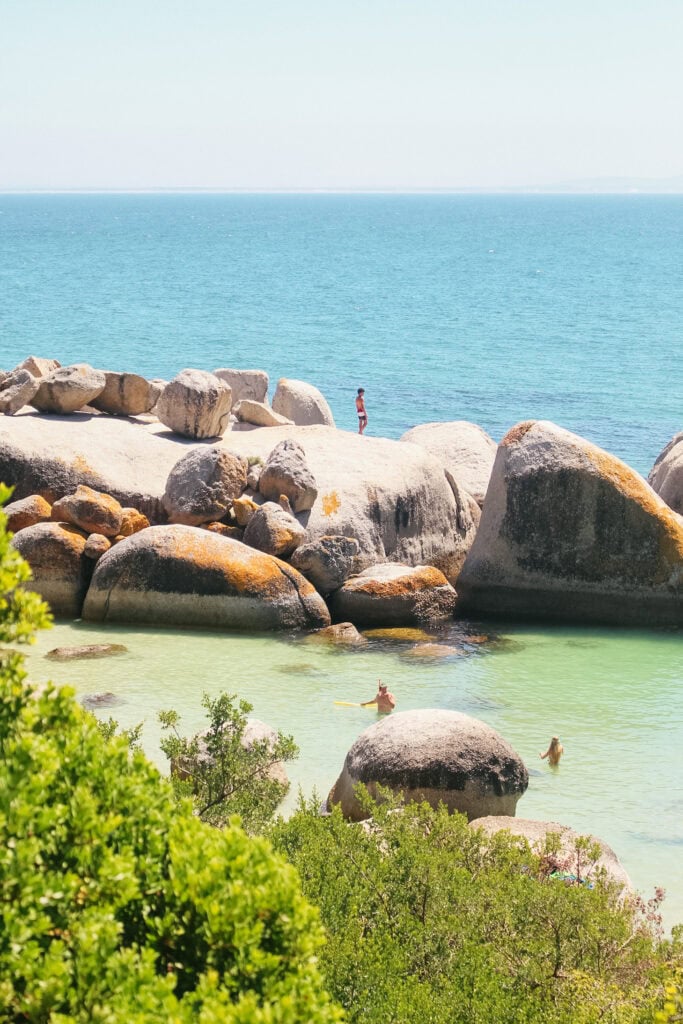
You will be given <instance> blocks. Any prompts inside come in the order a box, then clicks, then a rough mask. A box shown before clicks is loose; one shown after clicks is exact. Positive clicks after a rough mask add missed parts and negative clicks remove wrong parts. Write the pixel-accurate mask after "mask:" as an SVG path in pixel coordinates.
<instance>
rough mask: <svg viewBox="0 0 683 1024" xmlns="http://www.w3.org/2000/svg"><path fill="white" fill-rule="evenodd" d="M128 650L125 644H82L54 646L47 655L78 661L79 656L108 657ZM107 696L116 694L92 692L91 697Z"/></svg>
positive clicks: (48, 656) (56, 658)
mask: <svg viewBox="0 0 683 1024" xmlns="http://www.w3.org/2000/svg"><path fill="white" fill-rule="evenodd" d="M127 650H128V648H127V647H126V645H125V644H80V645H78V646H76V647H53V648H52V650H51V651H48V652H47V654H46V655H45V657H46V658H49V659H50V661H77V660H78V659H79V658H108V657H110V656H111V655H113V654H125V653H126V651H127ZM106 696H112V697H113V696H114V695H113V694H110V695H108V694H92V695H91V696H90V698H89V699H91V700H94V699H95V698H97V697H100V698H101V697H106ZM84 699H85V698H84Z"/></svg>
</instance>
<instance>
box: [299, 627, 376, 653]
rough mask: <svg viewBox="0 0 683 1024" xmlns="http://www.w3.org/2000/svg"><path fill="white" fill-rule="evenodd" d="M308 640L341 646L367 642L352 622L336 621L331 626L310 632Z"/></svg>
mask: <svg viewBox="0 0 683 1024" xmlns="http://www.w3.org/2000/svg"><path fill="white" fill-rule="evenodd" d="M308 640H310V641H322V642H324V643H327V644H337V645H339V646H341V647H360V646H362V645H363V644H366V643H367V640H366V639H365V637H364V636H363V634H362V633H359V632H358V630H357V629H356V627H355V626H354V624H353V623H352V622H336V623H335V624H334V625H333V626H325V628H324V629H319V630H317V631H316V632H315V633H311V634H310V636H309V637H308Z"/></svg>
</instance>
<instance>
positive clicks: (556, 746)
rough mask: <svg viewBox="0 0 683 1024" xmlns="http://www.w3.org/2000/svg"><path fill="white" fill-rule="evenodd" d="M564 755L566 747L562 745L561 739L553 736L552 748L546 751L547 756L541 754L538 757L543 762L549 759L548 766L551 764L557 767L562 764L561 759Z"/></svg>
mask: <svg viewBox="0 0 683 1024" xmlns="http://www.w3.org/2000/svg"><path fill="white" fill-rule="evenodd" d="M563 754H564V747H563V746H562V744H561V743H560V737H559V736H553V738H552V739H551V741H550V746H549V747H548V749H547V750H546V752H545V754H539V755H538V756H539V757H540V758H541V760H542V761H544V760H545V759H546V757H547V758H548V764H551V765H553V767H556V766H557V765H558V764H559V763H560V758H561V757H562V755H563Z"/></svg>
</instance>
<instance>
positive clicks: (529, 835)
mask: <svg viewBox="0 0 683 1024" xmlns="http://www.w3.org/2000/svg"><path fill="white" fill-rule="evenodd" d="M470 828H473V829H481V831H482V832H485V833H486V835H489V836H491V835H495V834H496V832H509V833H510V835H512V836H515V837H519V838H520V839H524V840H525V841H526V842H527V843H528V844H529V846H530V847H531V848H532V850H534V852H536V853H543V852H544V850H545V845H546V840H547V838H548V836H552V835H556V836H558V837H559V849H558V850H557V852H556V853H554V854H553V860H554V861H555V863H556V865H557V869H558V871H559V872H560V876H562V875H563V874H564V873H566V874H570V875H575V876H576V877H577V879H578V878H580V879H581V881H590V880H591V879H592V878H595V876H596V875H597V874H599V873H600V872H602V871H604V872H605V873H606V875H607V877H608V878H610V879H612V881H614V882H617V884H618V885H620V886H621V887H622V888H624V889H630V888H631V879H630V878H629V876H628V875H627V873H626V871H625V870H624V868H623V867H622V865H621V863H620V861H619V858H618V857H617V855H616V853H615V852H614V850H613V849H612V847H611V846H608V845H607V843H605V842H603V840H602V839H598V838H597V837H596V836H592V835H588V836H585V838H587V839H588V840H589V841H590V843H591V845H594V846H597V847H598V850H599V854H598V858H597V860H595V861H594V862H590V863H589V862H587V858H586V854H585V853H583V852H580V853H579V854H578V855H577V850H576V842H577V840H578V839H579V838H581V836H582V833H580V832H575V831H574V830H573V829H571V828H569V826H568V825H559V824H558V823H557V822H556V821H533V820H532V819H531V818H508V817H504V816H502V815H500V816H498V815H491V816H489V817H486V818H477V820H476V821H473V822H472V823H471V825H470ZM577 868H578V870H577Z"/></svg>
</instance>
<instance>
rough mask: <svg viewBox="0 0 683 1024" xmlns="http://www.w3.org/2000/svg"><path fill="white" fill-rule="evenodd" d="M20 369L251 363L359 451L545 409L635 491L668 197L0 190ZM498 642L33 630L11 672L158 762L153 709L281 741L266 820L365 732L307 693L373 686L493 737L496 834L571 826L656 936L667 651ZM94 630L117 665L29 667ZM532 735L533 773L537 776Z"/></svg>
mask: <svg viewBox="0 0 683 1024" xmlns="http://www.w3.org/2000/svg"><path fill="white" fill-rule="evenodd" d="M31 352H32V353H35V354H37V355H42V356H52V357H55V358H58V359H59V360H60V361H61V362H62V363H69V362H77V361H87V362H90V363H91V364H93V365H95V366H98V367H101V368H105V369H118V370H124V369H125V370H134V371H137V372H140V373H143V374H145V375H147V376H150V377H156V376H159V377H164V378H169V377H171V376H172V375H174V374H175V373H176V372H177V371H178V370H180V369H182V368H183V367H186V366H192V367H199V368H203V369H208V370H212V369H215V368H216V367H219V366H234V367H245V368H246V367H256V368H262V369H265V370H267V371H268V372H269V374H270V376H271V381H272V382H273V383H274V382H275V381H276V380H277V378H278V377H280V376H289V377H296V378H303V379H305V380H310V381H312V382H313V383H315V384H316V385H317V386H318V387H320V388H321V389H322V391H323V392H324V393H325V394H326V395H327V397H328V398H329V400H330V404H331V405H332V409H333V411H334V414H335V417H336V420H337V424H338V426H340V427H345V428H349V429H355V427H356V416H355V408H354V402H353V399H354V396H355V392H356V389H357V388H358V387H359V386H363V387H365V389H366V402H367V407H368V411H369V418H370V423H369V427H368V433H369V434H375V435H384V436H389V437H400V435H401V434H402V433H403V432H404V431H405V430H407V429H408V428H409V427H411V426H414V425H415V424H417V423H421V422H428V421H432V420H450V419H468V420H473V421H475V422H477V423H479V424H481V425H482V426H483V427H485V428H486V429H487V430H488V431H489V432H490V433H491V434H492V435H493V437H495V438H496V439H497V440H498V439H500V437H501V436H502V435H503V434H504V433H505V432H506V430H508V429H509V427H511V426H512V425H513V424H515V423H516V422H519V421H520V420H523V419H528V418H546V419H552V420H554V421H555V422H557V423H559V424H561V425H562V426H565V427H567V428H569V429H571V430H574V431H576V432H578V433H580V434H582V435H584V436H585V437H588V438H590V439H591V440H593V441H595V442H596V443H598V444H600V445H602V446H603V447H605V448H607V449H608V450H610V451H612V452H614V453H615V454H617V455H619V456H620V457H622V458H623V459H625V460H626V461H627V462H629V463H630V464H631V465H632V466H634V468H636V469H637V470H638V471H639V472H641V473H643V474H647V472H648V471H649V469H650V467H651V465H652V462H653V461H654V459H655V457H656V455H657V453H658V452H659V451H660V450H661V448H662V447H663V446H664V445H665V444H666V442H667V441H668V440H669V439H670V438H671V436H672V435H673V434H674V433H676V432H678V431H679V430H681V429H683V410H682V409H681V401H682V396H683V197H675V196H656V197H655V196H638V195H634V196H604V197H601V196H590V197H585V196H582V197H572V196H443V195H439V196H377V195H368V196H360V195H356V196H346V195H310V196H309V195H292V196H282V195H260V196H245V195H239V196H238V195H34V196H21V195H0V366H2V367H11V366H13V365H15V364H16V363H17V362H18V361H19V360H20V359H22V358H24V356H26V355H27V354H29V353H31ZM271 393H272V391H271ZM0 426H1V424H0ZM459 628H460V627H458V626H451V627H449V628H448V629H447V630H446V633H445V635H444V636H440V637H439V639H441V640H443V641H445V642H449V641H452V640H453V639H454V638H455V639H456V640H457V635H456V634H458V630H459ZM477 628H479V629H487V628H488V627H487V626H486V624H484V625H483V626H482V625H481V624H479V625H478V626H477ZM500 629H501V637H502V639H501V642H499V643H497V644H494V645H493V646H490V647H483V648H482V649H481V650H474V651H469V653H467V654H465V655H459V656H454V657H453V658H452V659H449V660H447V661H444V662H438V663H434V664H425V663H421V662H416V661H415V660H411V659H410V658H409V657H406V651H407V648H406V647H405V646H404V647H401V646H400V645H399V646H398V647H396V646H394V647H392V646H391V645H390V644H387V643H379V642H373V643H372V644H371V645H370V646H369V647H368V648H366V649H363V650H361V651H354V652H348V651H347V652H343V653H340V652H338V651H334V650H328V649H326V648H322V647H320V646H319V645H317V644H315V643H314V642H311V641H310V640H306V639H303V638H295V637H280V638H278V637H275V636H261V635H259V636H244V635H234V634H216V633H207V632H178V631H176V632H167V631H163V630H152V629H124V628H107V629H106V630H103V629H101V628H99V627H97V628H96V627H92V626H86V625H84V624H82V623H60V624H59V625H57V626H56V627H55V629H54V630H52V631H51V632H49V633H44V634H41V636H40V637H39V640H38V645H37V647H36V648H34V649H33V651H32V653H31V655H30V661H29V667H30V672H31V676H32V677H33V678H35V679H40V680H44V679H47V678H49V677H52V678H54V679H55V680H56V681H58V682H67V681H71V682H72V683H73V684H74V685H75V687H76V689H77V692H78V693H79V695H80V696H83V695H86V694H92V693H94V692H102V691H111V692H112V693H114V694H115V696H116V698H117V705H116V706H115V707H114V708H112V709H111V710H105V711H103V712H102V714H103V715H104V716H105V717H107V716H108V715H109V714H112V715H114V716H115V717H116V718H117V719H118V720H119V721H120V722H121V724H123V725H130V724H133V723H136V722H139V721H144V723H145V725H144V743H145V748H146V750H147V752H148V753H149V754H150V756H151V757H153V758H154V759H156V760H157V762H158V763H159V764H160V765H161V764H162V759H161V758H160V755H159V752H158V738H159V731H158V725H157V720H156V714H157V711H158V710H159V709H160V708H166V707H175V708H176V709H177V710H179V711H180V712H181V713H182V715H183V722H184V724H185V725H186V727H187V728H188V730H192V729H197V728H199V727H201V725H202V711H201V707H200V701H201V696H202V694H203V693H204V692H209V693H212V694H217V693H218V692H220V691H221V690H227V691H229V692H234V693H238V694H240V695H241V696H243V697H245V698H247V699H248V700H250V701H251V702H252V703H253V704H254V710H255V714H257V715H258V716H259V717H262V718H263V719H265V720H266V721H268V722H269V723H270V724H272V725H274V726H276V727H277V728H281V729H283V730H284V731H286V732H291V733H292V734H293V735H294V737H295V739H296V741H297V742H298V744H299V746H300V748H301V757H300V759H299V761H297V762H296V764H294V765H293V766H292V768H291V772H290V774H291V777H292V780H293V783H294V786H293V795H292V796H291V797H290V803H289V805H288V806H291V801H292V800H293V799H294V798H295V796H294V794H295V791H296V789H297V787H298V786H299V785H300V786H302V787H303V789H304V790H305V791H306V792H307V793H310V791H311V790H312V788H313V787H317V789H318V790H319V792H320V794H321V795H324V794H325V793H326V792H327V790H328V789H329V786H330V785H331V784H332V782H333V781H334V779H335V777H336V775H337V774H338V772H339V770H340V768H341V765H342V763H343V759H344V755H345V753H346V750H347V749H348V747H349V746H350V745H351V743H352V742H353V740H354V738H355V737H356V736H357V735H358V733H359V732H360V731H361V730H362V729H363V728H365V727H366V726H367V725H369V724H370V723H371V722H372V721H373V720H374V717H373V713H372V712H370V711H368V710H362V709H359V708H342V707H339V706H336V705H335V704H334V701H335V700H349V701H354V700H362V699H367V698H369V697H371V696H372V695H373V693H374V692H375V690H374V688H375V684H376V680H377V678H378V677H382V678H383V679H384V680H385V681H386V682H388V683H389V684H390V686H391V689H392V690H393V691H394V692H395V693H396V695H397V698H398V708H399V710H400V709H407V708H413V707H430V706H431V707H445V708H454V709H458V710H462V711H465V712H467V713H469V714H472V715H475V716H476V717H478V718H481V719H483V720H484V721H487V722H489V723H490V724H491V725H492V726H494V727H495V728H497V729H498V730H499V731H500V732H501V733H502V734H503V735H504V736H505V737H506V738H507V739H508V740H509V741H510V742H511V743H512V744H513V745H514V746H515V747H516V748H517V749H518V750H519V752H520V754H521V755H522V756H523V757H524V759H525V762H526V763H527V765H528V766H529V769H530V785H529V790H528V792H527V794H526V795H525V796H524V797H523V799H522V800H521V801H520V804H519V806H518V813H519V814H520V816H524V817H538V818H544V819H551V820H557V821H560V822H563V823H566V824H568V825H571V826H572V827H574V828H576V829H578V830H587V831H592V832H594V833H596V834H597V835H599V836H600V837H602V838H603V839H605V840H606V841H608V842H609V843H611V844H612V845H613V846H614V848H615V850H616V851H617V853H618V854H619V856H620V858H621V859H622V861H623V863H624V865H625V867H626V869H627V870H628V871H629V873H630V874H631V877H632V879H633V881H634V883H635V884H636V885H637V886H638V887H639V888H640V889H642V890H643V891H644V892H645V893H650V892H651V891H652V889H653V887H654V886H655V885H663V886H664V887H665V888H666V889H667V891H668V898H667V902H666V904H665V910H666V918H667V922H668V923H669V924H671V923H674V922H675V921H683V642H682V640H683V637H682V636H681V634H680V633H676V632H656V631H651V632H637V631H626V630H623V631H619V630H606V629H560V628H549V627H540V626H539V627H537V628H531V627H529V626H525V627H520V626H518V625H515V624H509V625H508V626H505V627H500ZM106 640H115V641H118V642H122V643H125V644H126V646H127V647H128V653H127V654H125V655H122V656H120V657H116V658H112V659H110V660H102V661H96V662H73V663H67V664H59V663H54V662H51V661H47V660H45V658H44V655H45V653H46V652H47V651H48V650H49V649H50V648H51V647H56V646H58V645H64V644H75V643H89V642H96V641H106ZM553 733H558V734H559V735H560V736H561V737H562V740H563V743H564V746H565V750H566V753H565V756H564V758H563V760H562V762H561V764H560V766H559V768H558V769H557V770H555V771H553V770H551V769H550V768H548V766H547V765H546V764H545V762H542V761H540V759H539V758H538V753H539V752H540V751H541V750H544V749H545V748H546V746H547V743H548V740H549V739H550V736H551V735H552V734H553Z"/></svg>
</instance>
